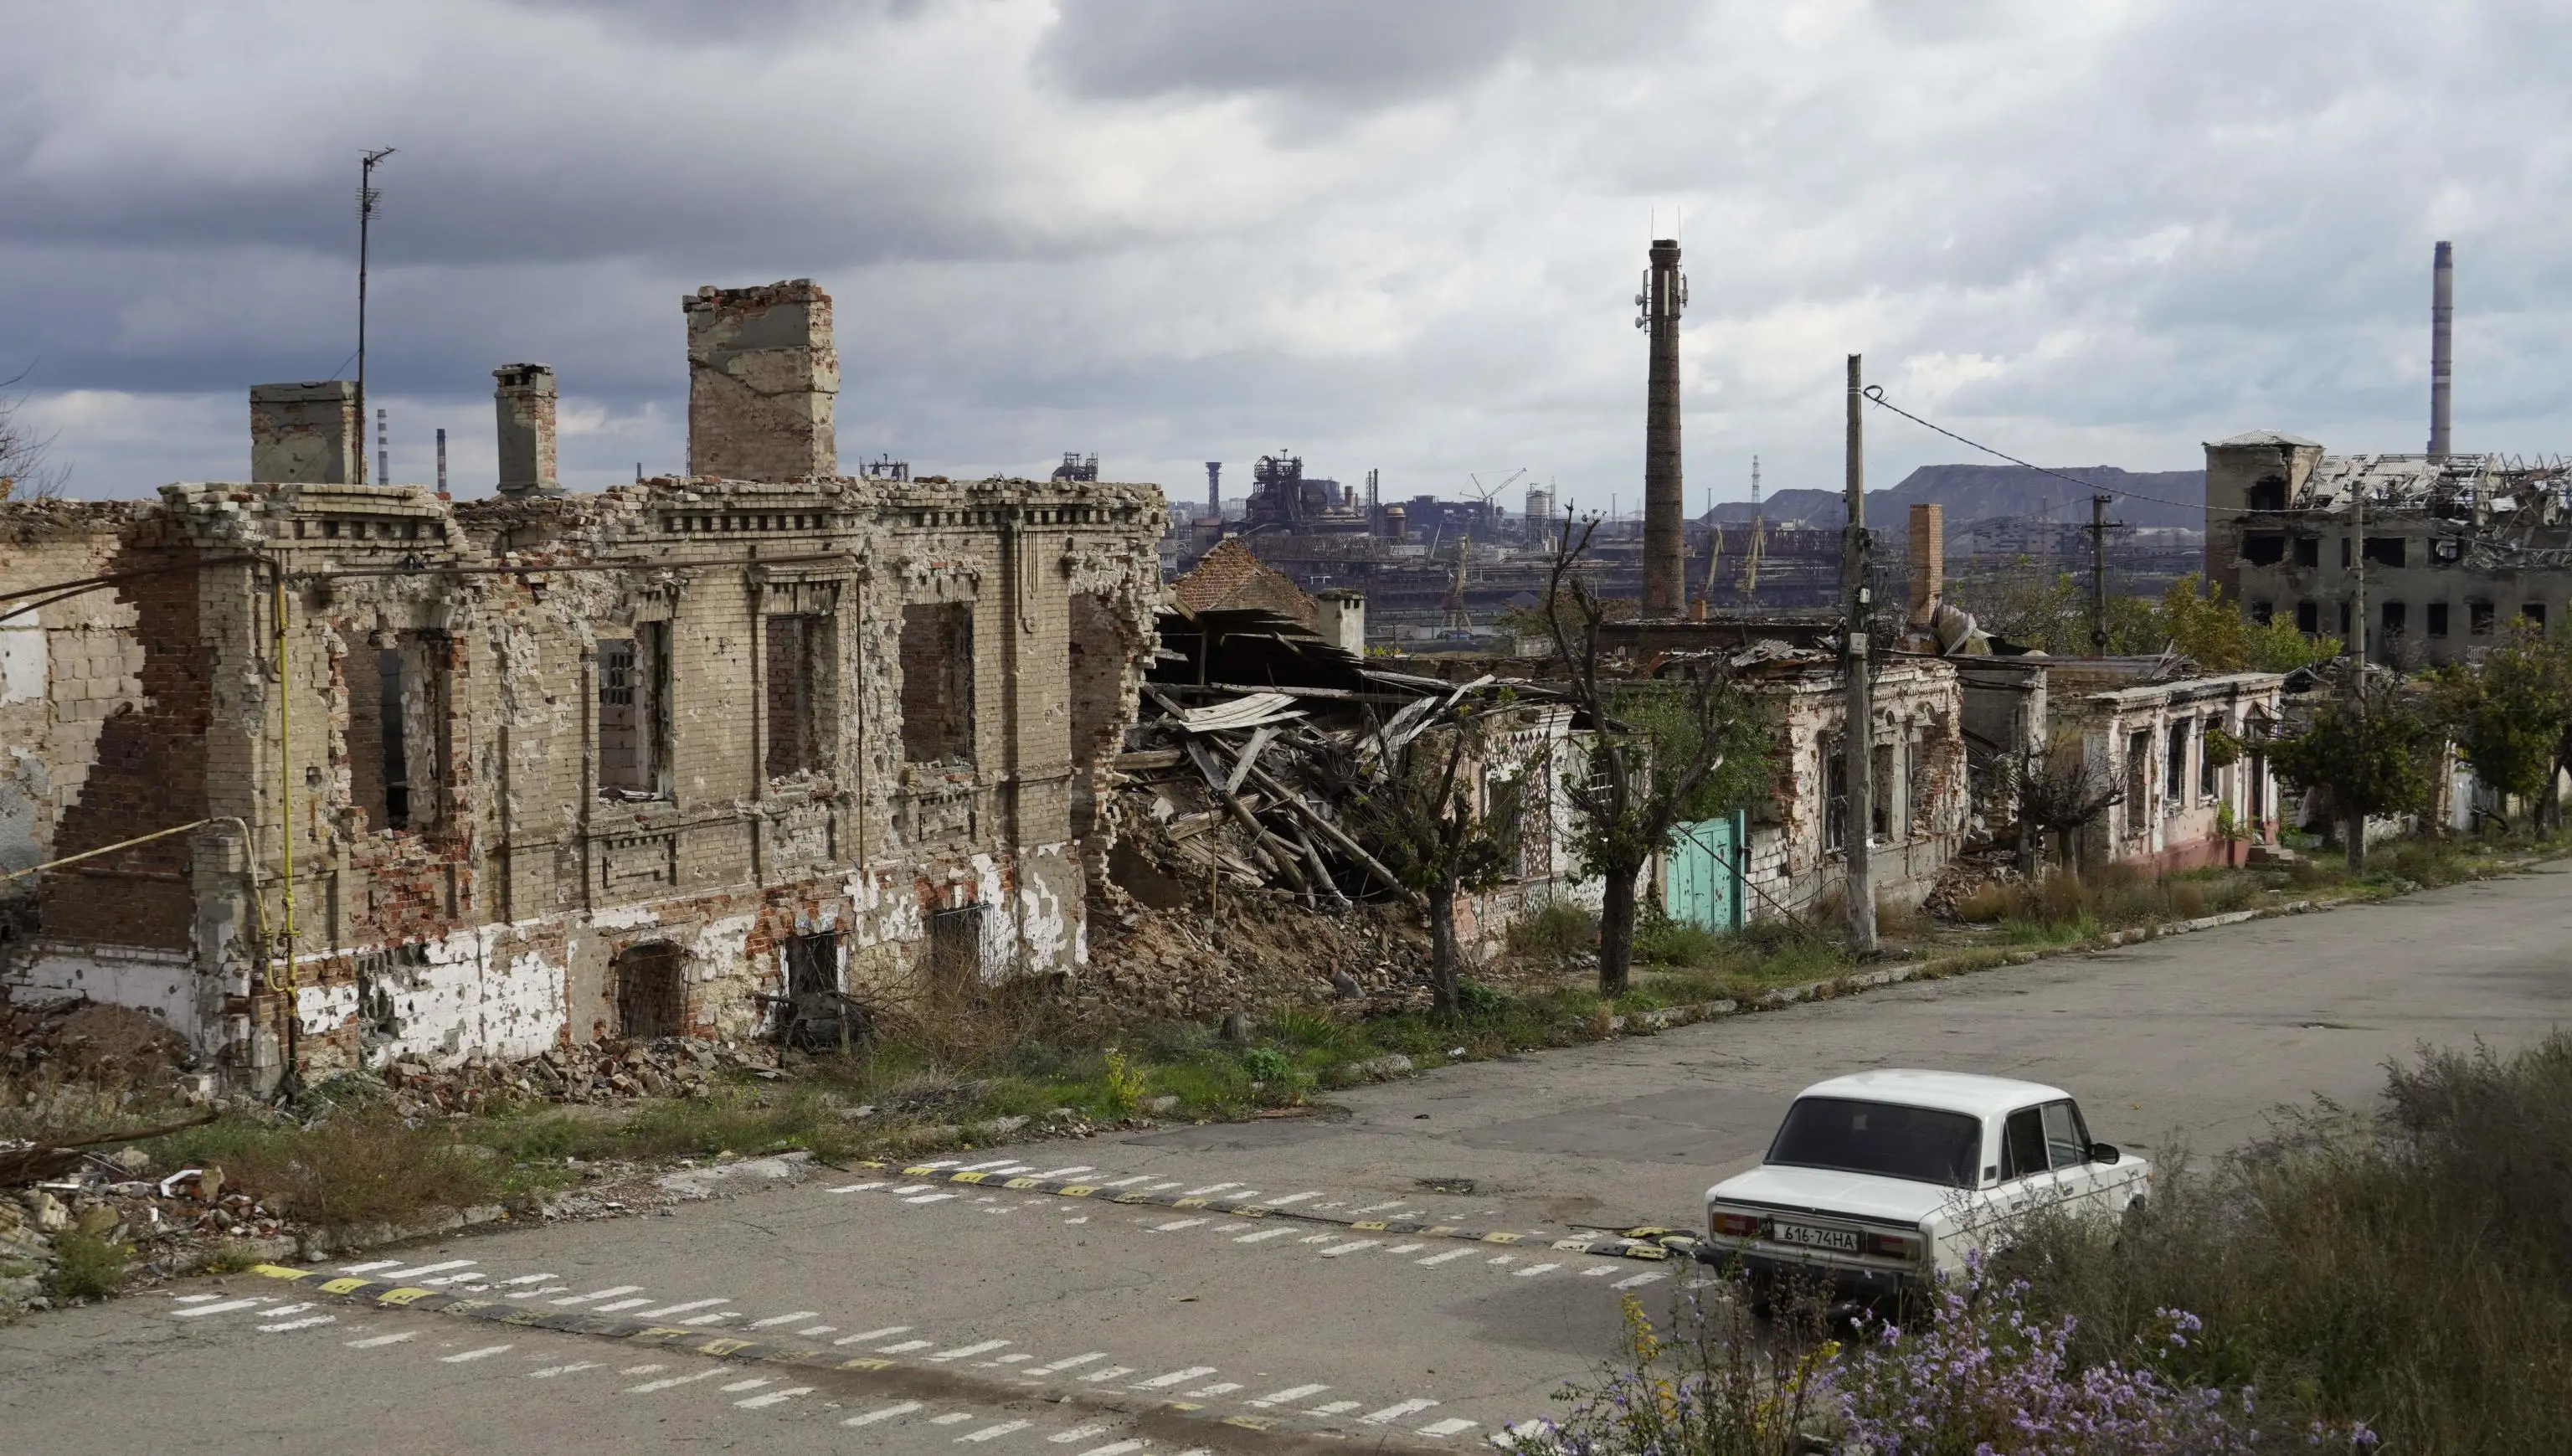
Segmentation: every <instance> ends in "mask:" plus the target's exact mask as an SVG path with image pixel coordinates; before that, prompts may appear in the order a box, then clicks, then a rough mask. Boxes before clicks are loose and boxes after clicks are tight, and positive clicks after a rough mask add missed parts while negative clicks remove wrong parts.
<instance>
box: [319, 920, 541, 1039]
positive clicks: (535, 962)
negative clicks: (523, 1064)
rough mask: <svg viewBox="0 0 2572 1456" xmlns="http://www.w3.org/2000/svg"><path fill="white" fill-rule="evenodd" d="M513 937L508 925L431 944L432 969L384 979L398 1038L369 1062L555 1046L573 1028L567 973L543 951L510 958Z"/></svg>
mask: <svg viewBox="0 0 2572 1456" xmlns="http://www.w3.org/2000/svg"><path fill="white" fill-rule="evenodd" d="M511 938H512V937H511V933H510V928H509V927H507V926H500V925H491V926H480V927H476V928H474V929H471V930H462V931H457V932H455V933H454V934H452V935H449V936H447V937H445V938H443V939H441V940H437V941H432V942H430V943H429V945H428V947H427V953H426V954H427V962H426V964H425V965H420V966H402V967H396V968H393V969H391V970H388V971H386V972H384V973H383V974H382V976H381V983H380V991H381V994H382V995H383V996H384V997H385V998H386V1006H387V1008H388V1010H389V1013H390V1015H389V1022H390V1035H389V1036H386V1037H385V1038H384V1039H383V1040H382V1041H380V1042H378V1043H376V1044H375V1045H374V1046H373V1047H372V1048H370V1049H369V1052H368V1057H369V1060H370V1061H373V1062H377V1063H380V1062H384V1061H389V1060H393V1059H396V1058H401V1057H426V1058H430V1059H438V1060H453V1059H460V1058H461V1057H463V1056H464V1055H465V1054H467V1053H469V1052H473V1051H477V1050H478V1051H480V1052H482V1053H483V1054H484V1055H486V1056H491V1057H499V1058H508V1059H515V1058H525V1057H533V1056H535V1055H536V1054H538V1053H540V1052H542V1051H544V1050H545V1049H546V1048H548V1047H551V1046H552V1045H554V1041H555V1039H556V1038H557V1037H558V1036H559V1035H560V1034H561V1032H562V1031H563V1028H564V1026H565V1020H564V1012H565V1008H564V1002H563V968H562V967H560V966H558V965H556V964H554V963H553V962H552V961H551V960H549V959H547V958H546V957H545V956H543V955H542V954H540V953H538V952H535V951H518V952H515V953H509V952H504V951H503V950H502V949H501V945H502V943H503V942H504V941H506V940H509V939H511ZM356 995H357V993H356V991H355V989H353V988H352V989H351V991H350V996H351V997H352V998H354V997H355V996H356Z"/></svg>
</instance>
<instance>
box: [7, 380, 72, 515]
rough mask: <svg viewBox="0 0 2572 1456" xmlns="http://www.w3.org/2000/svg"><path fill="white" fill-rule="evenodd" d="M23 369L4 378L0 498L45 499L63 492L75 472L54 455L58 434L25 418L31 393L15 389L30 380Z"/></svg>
mask: <svg viewBox="0 0 2572 1456" xmlns="http://www.w3.org/2000/svg"><path fill="white" fill-rule="evenodd" d="M27 373H28V370H26V369H20V370H19V371H18V372H16V373H14V374H12V375H10V376H9V377H8V378H6V379H0V500H42V499H48V498H51V497H53V496H56V495H59V494H61V493H62V489H63V481H64V479H65V478H66V477H67V476H68V475H69V474H70V473H71V472H70V471H69V470H67V469H65V468H64V467H63V466H62V465H61V464H60V463H59V462H57V461H55V460H53V459H52V458H50V456H51V455H52V453H53V446H54V437H53V436H52V435H50V434H47V435H39V434H37V433H36V432H35V431H34V430H33V429H31V428H29V427H28V425H27V422H26V419H25V418H24V411H25V408H26V404H27V396H26V395H25V394H24V393H13V392H11V391H12V390H14V389H16V388H17V387H18V386H19V384H21V383H23V382H24V381H25V380H26V377H27Z"/></svg>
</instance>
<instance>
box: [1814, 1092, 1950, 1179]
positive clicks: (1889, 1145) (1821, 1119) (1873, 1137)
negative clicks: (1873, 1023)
mask: <svg viewBox="0 0 2572 1456" xmlns="http://www.w3.org/2000/svg"><path fill="white" fill-rule="evenodd" d="M1982 1150H1983V1124H1982V1119H1980V1118H1978V1117H1975V1116H1973V1115H1971V1114H1969V1113H1965V1112H1942V1111H1939V1110H1938V1109H1936V1108H1934V1107H1906V1106H1902V1105H1900V1104H1899V1103H1895V1102H1864V1101H1858V1100H1856V1099H1854V1098H1850V1097H1798V1098H1796V1099H1795V1105H1793V1106H1792V1107H1789V1108H1787V1110H1786V1121H1785V1124H1784V1125H1782V1126H1780V1127H1779V1128H1778V1129H1777V1139H1776V1141H1774V1142H1771V1143H1770V1144H1768V1161H1769V1162H1771V1163H1778V1164H1783V1165H1785V1166H1787V1167H1825V1168H1830V1169H1832V1170H1834V1171H1837V1172H1856V1173H1875V1174H1878V1175H1879V1176H1883V1177H1888V1178H1909V1179H1910V1180H1912V1181H1913V1182H1920V1183H1944V1184H1946V1185H1947V1186H1948V1187H1951V1188H1970V1187H1972V1186H1973V1185H1974V1164H1975V1163H1976V1162H1978V1161H1979V1160H1980V1159H1981V1155H1982Z"/></svg>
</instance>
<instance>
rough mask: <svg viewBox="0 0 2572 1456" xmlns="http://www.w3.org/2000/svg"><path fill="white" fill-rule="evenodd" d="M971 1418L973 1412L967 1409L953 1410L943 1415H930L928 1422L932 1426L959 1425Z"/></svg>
mask: <svg viewBox="0 0 2572 1456" xmlns="http://www.w3.org/2000/svg"><path fill="white" fill-rule="evenodd" d="M972 1418H973V1413H972V1412H971V1411H969V1410H955V1411H949V1412H948V1413H947V1414H945V1415H943V1416H931V1417H930V1418H929V1423H930V1424H931V1425H933V1426H961V1425H963V1424H964V1423H965V1422H966V1421H969V1420H971V1419H972Z"/></svg>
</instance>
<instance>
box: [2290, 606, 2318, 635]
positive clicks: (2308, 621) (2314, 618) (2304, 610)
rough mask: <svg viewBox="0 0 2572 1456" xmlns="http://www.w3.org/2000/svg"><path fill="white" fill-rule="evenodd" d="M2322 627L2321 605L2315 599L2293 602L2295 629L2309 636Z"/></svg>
mask: <svg viewBox="0 0 2572 1456" xmlns="http://www.w3.org/2000/svg"><path fill="white" fill-rule="evenodd" d="M2321 629H2322V605H2321V603H2320V602H2317V601H2299V602H2297V603H2295V630H2296V631H2298V632H2301V633H2303V634H2304V635H2305V636H2307V637H2309V636H2311V635H2312V634H2313V633H2315V632H2318V631H2320V630H2321Z"/></svg>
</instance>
